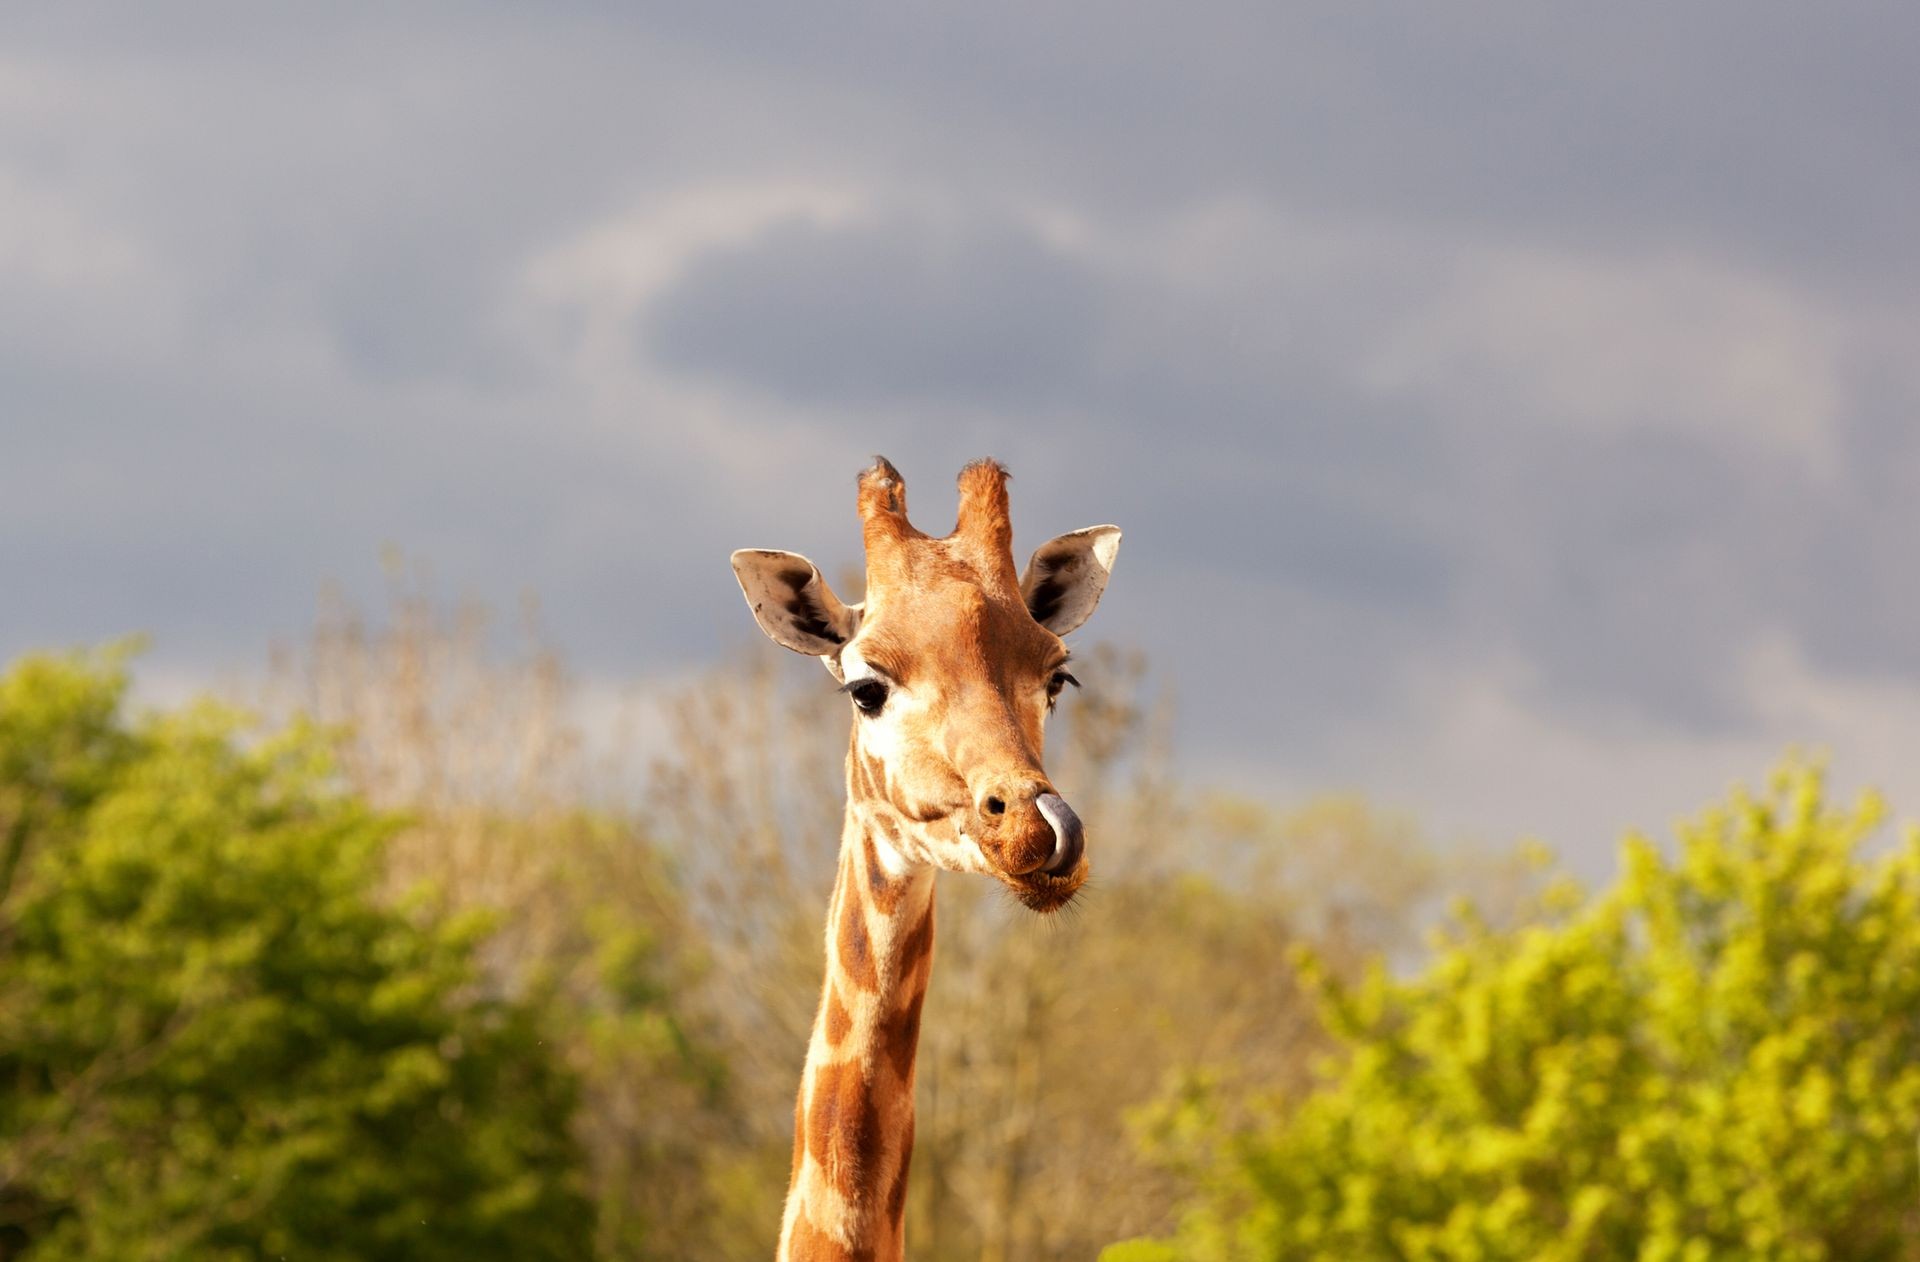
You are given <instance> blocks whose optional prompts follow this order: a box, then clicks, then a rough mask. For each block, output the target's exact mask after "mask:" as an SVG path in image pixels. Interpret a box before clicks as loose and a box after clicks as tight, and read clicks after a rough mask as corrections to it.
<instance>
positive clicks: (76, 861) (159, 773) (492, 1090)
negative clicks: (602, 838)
mask: <svg viewBox="0 0 1920 1262" xmlns="http://www.w3.org/2000/svg"><path fill="white" fill-rule="evenodd" d="M125 684H126V681H125V676H124V671H123V670H122V668H121V665H120V663H119V662H118V661H116V660H113V659H111V658H106V659H103V658H83V657H72V658H64V659H56V658H48V657H37V658H29V659H26V660H24V661H22V662H20V663H19V664H17V665H16V666H15V667H14V668H12V669H11V670H10V671H9V672H8V673H7V674H6V675H4V676H0V1257H16V1256H24V1257H25V1258H27V1259H30V1260H32V1262H40V1260H43V1259H45V1260H50V1259H72V1260H75V1262H79V1260H83V1259H87V1260H90V1259H100V1260H101V1262H105V1260H107V1259H112V1260H113V1262H130V1260H136V1259H156V1260H158V1259H167V1260H177V1259H192V1260H194V1262H200V1260H213V1259H218V1260H221V1262H226V1260H228V1259H232V1260H236V1262H237V1260H240V1259H256V1258H282V1257H284V1258H289V1259H294V1258H299V1259H341V1260H343V1262H344V1260H346V1259H355V1260H371V1259H396V1260H397V1259H410V1260H416V1262H417V1260H423V1259H426V1260H431V1259H449V1260H451V1259H474V1258H483V1257H503V1258H504V1257H512V1258H515V1259H537V1258H562V1257H564V1258H569V1259H573V1258H579V1257H582V1256H585V1255H586V1253H587V1252H588V1250H589V1242H590V1239H591V1233H592V1222H591V1215H590V1214H589V1213H588V1212H587V1208H586V1203H585V1201H584V1200H583V1198H582V1197H581V1195H580V1193H579V1189H578V1161H579V1159H578V1154H577V1151H576V1147H575V1145H574V1142H573V1141H572V1140H571V1139H570V1138H569V1135H568V1129H567V1122H568V1117H569V1114H570V1111H571V1109H572V1107H573V1102H574V1087H573V1083H572V1079H571V1078H570V1076H569V1075H568V1074H567V1073H566V1072H564V1071H563V1070H562V1069H560V1068H559V1067H557V1066H556V1065H555V1064H554V1063H553V1062H552V1060H551V1058H550V1057H549V1055H548V1053H547V1052H546V1050H545V1049H544V1048H543V1047H542V1046H541V1030H540V1016H541V1014H540V1011H539V1009H538V1006H537V1005H536V1004H534V1003H533V1002H530V1001H529V1002H519V1003H508V1002H502V1001H499V1000H496V999H491V998H488V997H486V995H485V993H484V991H483V989H482V988H481V987H478V986H476V985H475V984H474V978H475V975H476V974H475V967H474V959H473V957H474V951H475V948H476V945H477V943H478V942H479V940H480V937H481V935H482V932H483V930H484V926H483V925H482V924H479V923H477V922H475V921H473V920H471V919H469V920H466V921H456V920H447V919H437V918H434V917H430V916H427V915H424V914H410V913H409V912H407V911H406V910H405V909H403V908H396V907H394V906H393V905H391V904H390V903H389V902H387V901H384V900H382V899H381V898H379V897H377V895H376V891H377V889H378V887H379V883H380V881H381V858H382V848H383V846H384V844H385V842H386V840H387V839H388V837H389V835H390V834H391V833H392V831H393V828H394V825H393V823H392V822H391V821H390V820H389V819H387V818H384V817H381V816H379V815H376V814H374V813H372V812H371V811H369V810H368V809H367V808H366V807H365V806H364V805H363V804H362V803H361V802H359V801H358V800H357V799H355V798H353V797H352V796H350V795H347V794H345V793H343V792H341V791H340V790H339V789H338V787H337V782H336V781H335V779H334V777H333V776H332V774H331V772H330V770H329V767H328V763H327V760H326V758H325V757H324V755H323V754H322V753H321V752H320V750H321V748H322V746H321V744H320V742H318V741H317V740H315V739H314V737H313V734H312V733H311V732H306V731H302V730H300V729H299V728H292V729H289V730H287V731H286V732H283V733H280V734H277V735H272V736H268V737H265V738H261V739H254V740H243V739H242V735H243V733H242V732H241V730H240V728H239V725H238V723H237V721H236V719H235V718H234V717H233V716H232V715H230V714H227V713H224V712H222V711H219V710H217V709H215V708H212V707H209V706H200V707H193V708H189V709H186V710H183V711H180V712H177V713H174V714H170V715H163V716H159V717H155V718H151V719H144V720H140V721H133V720H129V719H128V718H127V717H126V716H125V714H124V706H123V699H124V693H125Z"/></svg>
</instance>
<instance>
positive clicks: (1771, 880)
mask: <svg viewBox="0 0 1920 1262" xmlns="http://www.w3.org/2000/svg"><path fill="white" fill-rule="evenodd" d="M1881 814H1882V812H1881V808H1880V806H1879V805H1878V803H1877V802H1876V801H1874V800H1872V799H1868V800H1865V801H1863V802H1862V803H1860V804H1859V805H1857V806H1854V807H1852V808H1846V809H1843V808H1839V807H1836V806H1834V805H1833V804H1832V803H1830V802H1829V801H1828V799H1827V797H1826V794H1825V792H1824V789H1823V783H1822V778H1821V776H1820V775H1819V774H1818V773H1817V772H1816V771H1814V770H1811V769H1807V768H1805V767H1796V768H1791V769H1788V770H1786V771H1783V772H1781V773H1779V774H1778V775H1777V776H1776V777H1775V778H1774V779H1773V781H1772V782H1771V784H1770V786H1769V789H1768V791H1767V792H1766V793H1765V794H1764V795H1761V796H1759V797H1749V796H1744V795H1736V796H1735V797H1734V798H1733V799H1732V800H1731V801H1730V802H1729V803H1727V804H1726V805H1725V806H1723V807H1720V808H1716V809H1713V810H1711V811H1709V812H1707V813H1706V814H1705V815H1704V816H1703V817H1702V818H1700V819H1699V820H1698V821H1696V822H1694V823H1692V824H1691V825H1689V826H1687V827H1685V828H1683V829H1682V831H1681V833H1680V836H1679V839H1678V846H1677V848H1676V849H1675V850H1674V851H1673V853H1672V854H1671V856H1669V855H1668V854H1666V853H1663V851H1662V850H1661V849H1660V848H1658V847H1656V846H1655V845H1654V844H1653V843H1651V842H1650V841H1648V840H1646V839H1644V838H1638V837H1631V838H1629V839H1628V841H1627V843H1626V845H1625V847H1624V855H1623V868H1622V875H1621V877H1620V879H1619V881H1618V883H1617V884H1616V885H1615V886H1613V887H1612V888H1611V889H1609V890H1607V891H1606V892H1604V893H1603V894H1601V895H1600V896H1598V897H1595V898H1591V899H1587V898H1584V897H1583V896H1581V895H1580V894H1579V893H1578V892H1577V891H1575V890H1572V889H1571V888H1570V887H1565V886H1562V887H1561V888H1559V889H1558V890H1555V891H1550V894H1549V897H1548V898H1547V899H1546V900H1545V901H1544V903H1543V906H1542V907H1541V908H1540V909H1539V913H1538V914H1537V915H1536V916H1535V917H1534V919H1533V921H1532V923H1529V924H1525V925H1523V926H1521V927H1519V928H1515V929H1510V930H1495V929H1491V928H1489V927H1488V926H1487V925H1486V924H1484V923H1483V922H1480V921H1478V920H1476V919H1475V918H1474V917H1473V916H1472V915H1471V914H1470V913H1463V914H1462V915H1461V917H1459V919H1458V923H1457V925H1456V926H1455V927H1454V928H1453V929H1452V930H1451V931H1450V932H1449V933H1448V934H1446V935H1445V936H1444V938H1443V940H1442V941H1441V942H1439V943H1438V944H1437V948H1436V955H1435V957H1434V959H1433V960H1432V962H1431V964H1430V965H1429V966H1428V967H1427V968H1426V970H1425V971H1424V972H1423V973H1421V974H1420V975H1419V976H1418V977H1416V978H1414V979H1412V980H1407V981H1396V980H1393V979H1392V978H1390V977H1389V976H1388V975H1387V973H1386V972H1385V971H1384V970H1383V969H1380V968H1375V969H1374V970H1373V971H1372V972H1371V973H1369V974H1368V975H1367V976H1366V977H1365V978H1364V980H1362V981H1361V982H1359V983H1358V984H1343V983H1341V982H1340V981H1338V980H1337V979H1335V978H1334V977H1332V976H1331V975H1329V974H1328V973H1326V971H1325V970H1324V969H1319V968H1318V967H1317V966H1316V965H1314V964H1313V962H1312V961H1311V959H1309V961H1308V972H1309V974H1311V975H1315V976H1317V979H1318V986H1319V990H1320V992H1321V997H1322V1004H1321V1006H1322V1012H1323V1015H1324V1017H1325V1019H1326V1021H1327V1023H1328V1024H1329V1025H1330V1026H1331V1028H1332V1029H1333V1030H1334V1032H1335V1033H1336V1035H1337V1036H1338V1037H1339V1039H1340V1040H1341V1041H1342V1042H1343V1044H1344V1050H1343V1054H1342V1055H1341V1056H1340V1057H1339V1058H1338V1059H1337V1061H1336V1062H1335V1063H1334V1064H1333V1065H1331V1066H1329V1067H1328V1068H1327V1070H1326V1072H1325V1076H1324V1081H1323V1083H1322V1084H1321V1086H1320V1087H1319V1089H1318V1090H1316V1091H1313V1092H1312V1093H1311V1094H1307V1095H1305V1096H1304V1098H1295V1099H1294V1100H1293V1102H1292V1103H1291V1104H1288V1103H1286V1102H1281V1101H1275V1102H1272V1103H1270V1104H1269V1106H1268V1107H1267V1108H1266V1109H1265V1110H1264V1111H1263V1112H1262V1114H1261V1116H1260V1117H1259V1118H1257V1119H1256V1120H1255V1121H1254V1122H1252V1123H1251V1124H1235V1123H1233V1122H1232V1121H1230V1120H1229V1119H1228V1117H1227V1114H1226V1104H1227V1102H1226V1101H1225V1100H1223V1099H1222V1097H1221V1095H1220V1093H1218V1092H1217V1091H1215V1090H1213V1089H1211V1088H1209V1087H1208V1086H1207V1084H1205V1083H1204V1082H1202V1081H1199V1080H1197V1079H1195V1080H1190V1081H1189V1082H1188V1083H1187V1084H1186V1085H1185V1086H1184V1087H1183V1088H1182V1089H1181V1090H1179V1091H1177V1092H1176V1093H1175V1094H1174V1095H1173V1097H1172V1098H1170V1099H1168V1100H1167V1101H1165V1102H1164V1103H1163V1104H1162V1105H1161V1106H1159V1107H1158V1108H1156V1109H1155V1110H1153V1111H1152V1112H1151V1113H1150V1114H1149V1115H1148V1116H1147V1118H1146V1121H1147V1128H1146V1129H1147V1131H1148V1134H1149V1135H1150V1137H1151V1142H1152V1143H1154V1144H1155V1145H1156V1146H1157V1148H1158V1150H1159V1151H1160V1152H1161V1153H1162V1155H1163V1156H1165V1157H1167V1158H1168V1159H1169V1160H1172V1161H1174V1162H1175V1163H1176V1164H1178V1165H1179V1166H1180V1167H1181V1168H1182V1169H1183V1170H1184V1171H1185V1173H1187V1174H1188V1175H1189V1176H1190V1177H1191V1178H1192V1179H1193V1180H1195V1183H1196V1186H1197V1187H1198V1189H1199V1192H1198V1196H1197V1199H1196V1200H1195V1201H1194V1203H1192V1204H1191V1205H1190V1206H1189V1208H1188V1210H1187V1212H1186V1213H1185V1215H1184V1217H1183V1219H1182V1221H1181V1223H1180V1226H1179V1228H1178V1230H1177V1232H1176V1233H1175V1234H1174V1235H1173V1236H1171V1237H1169V1238H1166V1239H1161V1240H1136V1241H1132V1242H1129V1243H1126V1244H1122V1245H1116V1246H1114V1247H1112V1248H1110V1249H1108V1250H1106V1251H1105V1252H1104V1253H1103V1254H1102V1257H1103V1259H1105V1260H1106V1262H1171V1260H1173V1259H1198V1260H1205V1259H1257V1258H1274V1259H1296V1258H1297V1259H1342V1260H1343V1262H1345V1260H1365V1259H1389V1258H1390V1259H1434V1260H1438V1259H1450V1260H1451V1259H1458V1260H1462V1262H1464V1260H1467V1259H1487V1260H1493V1259H1565V1260H1568V1262H1571V1260H1573V1259H1599V1258H1637V1259H1645V1260H1648V1262H1655V1260H1661V1262H1664V1260H1667V1259H1673V1260H1676V1262H1696V1260H1701V1262H1704V1260H1705V1259H1717V1258H1756V1259H1782V1260H1787V1259H1795V1260H1800V1259H1804V1260H1807V1262H1812V1260H1814V1259H1911V1258H1915V1257H1920V1169H1917V1168H1916V1150H1915V1135H1916V1130H1917V1129H1920V1056H1917V1055H1916V1048H1920V832H1915V831H1909V832H1907V834H1906V835H1905V837H1904V838H1903V839H1902V840H1901V842H1900V843H1899V844H1897V845H1892V846H1884V845H1883V846H1879V847H1877V848H1876V847H1874V846H1871V845H1869V844H1868V841H1869V838H1870V835H1871V834H1872V833H1873V832H1874V830H1875V828H1876V826H1877V825H1878V824H1879V822H1880V819H1881Z"/></svg>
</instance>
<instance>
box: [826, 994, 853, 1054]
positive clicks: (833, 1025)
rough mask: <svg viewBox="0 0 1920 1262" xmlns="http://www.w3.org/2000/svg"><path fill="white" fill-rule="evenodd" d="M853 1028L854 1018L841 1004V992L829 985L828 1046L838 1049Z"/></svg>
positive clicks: (845, 1006)
mask: <svg viewBox="0 0 1920 1262" xmlns="http://www.w3.org/2000/svg"><path fill="white" fill-rule="evenodd" d="M852 1028H853V1017H852V1016H851V1015H850V1014H849V1013H848V1012H847V1005H845V1004H843V1003H841V1002H840V992H839V991H838V990H836V989H834V988H833V986H832V984H831V983H829V984H828V987H827V1046H829V1047H838V1046H840V1041H841V1040H842V1039H844V1038H846V1037H847V1031H848V1030H850V1029H852Z"/></svg>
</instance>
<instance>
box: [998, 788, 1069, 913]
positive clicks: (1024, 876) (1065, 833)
mask: <svg viewBox="0 0 1920 1262" xmlns="http://www.w3.org/2000/svg"><path fill="white" fill-rule="evenodd" d="M1033 804H1034V806H1035V807H1037V808H1038V809H1039V811H1040V814H1041V816H1042V817H1043V818H1044V819H1045V820H1046V821H1047V824H1048V826H1049V827H1051V828H1052V829H1053V854H1052V855H1051V856H1049V857H1048V859H1047V861H1046V862H1045V863H1043V864H1042V865H1041V866H1040V867H1038V868H1036V869H1034V870H1033V871H1031V872H1023V873H1021V874H1020V875H1019V876H1016V877H1013V878H1012V879H1011V880H1010V881H1009V882H1008V883H1009V884H1010V885H1012V886H1013V891H1014V896H1015V897H1017V898H1018V899H1019V900H1020V901H1021V902H1022V903H1024V904H1025V905H1026V906H1027V907H1028V908H1029V909H1030V910H1033V911H1037V912H1040V913H1042V914H1043V915H1044V914H1045V913H1047V912H1053V911H1058V910H1060V908H1062V907H1065V906H1066V905H1067V903H1068V902H1069V901H1071V900H1072V898H1073V896H1074V894H1075V893H1076V892H1078V891H1079V889H1080V886H1081V885H1082V884H1083V883H1084V882H1085V881H1086V879H1087V839H1086V829H1085V828H1084V827H1083V826H1082V825H1081V823H1080V817H1079V816H1078V815H1076V814H1075V813H1074V810H1073V808H1072V807H1071V806H1068V805H1067V803H1066V800H1065V799H1064V798H1062V797H1061V796H1060V795H1059V794H1057V793H1042V794H1040V795H1039V796H1038V797H1036V798H1035V799H1034V802H1033Z"/></svg>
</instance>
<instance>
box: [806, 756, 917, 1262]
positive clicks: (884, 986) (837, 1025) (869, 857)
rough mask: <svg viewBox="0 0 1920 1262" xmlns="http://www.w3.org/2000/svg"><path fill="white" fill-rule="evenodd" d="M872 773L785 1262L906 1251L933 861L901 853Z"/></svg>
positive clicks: (814, 1061) (810, 1055)
mask: <svg viewBox="0 0 1920 1262" xmlns="http://www.w3.org/2000/svg"><path fill="white" fill-rule="evenodd" d="M864 761H865V760H864V759H862V758H861V756H860V755H859V753H858V752H857V751H856V753H855V754H854V757H853V758H852V759H851V760H850V773H851V772H852V771H853V770H855V769H858V770H867V769H866V768H865V767H863V766H860V764H862V763H864ZM856 780H859V781H860V783H857V784H856V783H854V781H856ZM872 785H873V781H872V778H871V772H869V773H868V775H867V776H866V777H857V776H855V775H853V774H850V775H849V786H848V788H849V794H848V802H847V817H846V826H845V829H844V831H843V832H842V835H841V841H840V870H839V875H838V877H837V879H836V880H835V882H834V889H833V902H832V903H831V905H830V908H829V911H828V914H827V972H826V984H825V986H824V988H823V990H822V993H821V997H820V1011H819V1015H818V1016H817V1017H815V1019H814V1025H813V1037H812V1040H811V1041H810V1042H809V1044H808V1046H807V1065H806V1072H805V1074H804V1075H803V1076H802V1078H801V1083H800V1097H799V1100H798V1101H797V1103H796V1104H795V1107H794V1143H793V1175H792V1182H791V1184H790V1185H789V1190H788V1193H787V1207H786V1215H785V1219H784V1221H783V1223H782V1225H781V1229H780V1250H779V1254H778V1257H779V1259H780V1262H829V1260H831V1262H897V1260H898V1259H900V1258H901V1257H902V1256H903V1252H904V1249H905V1233H904V1228H903V1216H904V1212H905V1208H906V1191H907V1167H908V1163H909V1161H910V1159H911V1158H912V1155H913V1076H914V1056H915V1053H916V1051H917V1049H918V1047H919V1041H920V1005H921V1002H922V1000H923V999H924V998H925V997H926V989H927V978H928V976H929V975H930V974H931V973H932V970H933V870H932V869H931V868H929V867H925V866H921V865H908V864H906V863H904V862H903V861H901V860H899V859H898V858H897V855H898V851H897V849H895V846H894V842H895V841H897V839H898V838H899V836H900V832H899V830H900V828H901V827H903V826H904V821H903V820H901V819H900V817H899V815H898V814H897V813H896V812H895V811H894V810H893V808H892V807H891V806H889V805H888V804H887V803H886V802H885V801H884V800H883V799H881V798H879V797H878V796H876V795H874V794H873V793H872V792H871V789H872Z"/></svg>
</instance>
